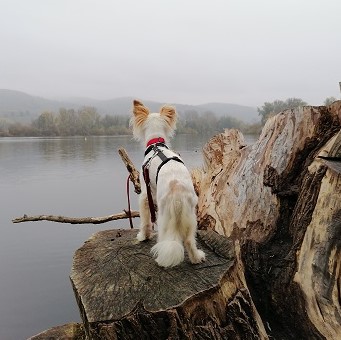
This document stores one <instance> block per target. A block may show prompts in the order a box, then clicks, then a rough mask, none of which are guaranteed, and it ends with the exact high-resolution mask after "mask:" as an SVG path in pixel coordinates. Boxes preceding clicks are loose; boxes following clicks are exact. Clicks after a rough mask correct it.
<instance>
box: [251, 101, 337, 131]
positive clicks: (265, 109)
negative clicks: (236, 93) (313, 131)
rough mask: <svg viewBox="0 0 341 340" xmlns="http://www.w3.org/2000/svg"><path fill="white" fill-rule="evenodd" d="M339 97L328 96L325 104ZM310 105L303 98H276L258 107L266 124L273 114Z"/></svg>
mask: <svg viewBox="0 0 341 340" xmlns="http://www.w3.org/2000/svg"><path fill="white" fill-rule="evenodd" d="M336 100H337V99H336V98H335V97H328V98H326V99H325V101H324V103H323V104H324V105H325V106H328V105H330V104H332V103H333V102H335V101H336ZM306 105H308V104H307V103H306V102H305V101H303V100H302V99H301V98H288V99H286V100H284V101H283V100H279V99H277V100H275V101H273V102H265V103H264V104H263V106H262V107H260V108H259V107H258V108H257V110H258V114H259V115H260V116H261V122H262V124H263V125H264V124H265V122H266V121H267V120H268V119H269V118H270V117H272V116H274V115H276V114H277V113H280V112H282V111H284V110H287V109H295V108H297V107H300V106H306Z"/></svg>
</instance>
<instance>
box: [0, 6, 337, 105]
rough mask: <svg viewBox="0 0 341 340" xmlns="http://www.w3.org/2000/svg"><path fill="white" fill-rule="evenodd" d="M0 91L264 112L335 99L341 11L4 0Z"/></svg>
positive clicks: (1, 8) (0, 26)
mask: <svg viewBox="0 0 341 340" xmlns="http://www.w3.org/2000/svg"><path fill="white" fill-rule="evenodd" d="M0 5H1V6H0V88H2V89H12V90H20V91H24V92H27V93H29V94H33V95H37V96H43V97H48V98H61V97H75V96H77V97H91V98H96V99H112V98H116V97H122V96H133V97H136V98H139V99H149V100H156V101H160V102H167V103H185V104H201V103H207V102H227V103H235V104H242V105H251V106H261V105H262V104H263V103H264V102H265V101H273V100H275V99H282V100H285V99H286V98H289V97H298V98H302V99H303V100H305V101H306V102H308V103H309V104H312V105H320V104H322V103H323V101H324V100H325V99H326V97H329V96H334V97H336V98H340V92H339V86H338V82H339V81H341V74H340V73H341V41H340V40H341V39H340V38H341V20H340V13H341V1H340V0H309V1H303V0H257V1H254V0H206V1H203V0H135V1H133V0H121V1H119V0H30V1H27V0H0Z"/></svg>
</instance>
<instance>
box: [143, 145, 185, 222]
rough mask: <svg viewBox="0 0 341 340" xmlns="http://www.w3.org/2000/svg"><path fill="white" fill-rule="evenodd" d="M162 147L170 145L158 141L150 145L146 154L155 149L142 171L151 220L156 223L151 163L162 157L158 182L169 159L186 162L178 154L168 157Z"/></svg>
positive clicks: (158, 169)
mask: <svg viewBox="0 0 341 340" xmlns="http://www.w3.org/2000/svg"><path fill="white" fill-rule="evenodd" d="M160 147H163V148H166V149H169V148H168V146H167V145H166V144H165V143H162V142H157V143H155V144H152V145H150V146H149V147H148V148H147V150H146V151H145V153H144V155H145V156H147V155H148V154H149V153H150V152H151V151H152V150H153V151H154V153H153V155H152V156H151V157H149V158H148V159H147V161H146V162H145V163H144V164H143V165H142V172H143V178H144V181H145V183H146V188H147V198H148V205H149V210H150V215H151V221H152V223H154V222H155V221H156V211H157V206H156V205H155V204H154V202H153V197H152V192H151V187H150V177H149V167H150V163H151V161H152V159H153V158H155V157H159V158H160V159H161V163H160V165H159V166H158V168H157V171H156V180H155V181H156V184H157V181H158V177H159V172H160V170H161V168H162V167H163V166H164V165H165V164H167V163H168V162H169V161H172V160H173V161H176V162H180V163H182V164H184V162H183V161H182V160H181V159H180V157H178V156H172V157H167V156H166V155H165V154H164V153H163V152H162V150H161V149H160Z"/></svg>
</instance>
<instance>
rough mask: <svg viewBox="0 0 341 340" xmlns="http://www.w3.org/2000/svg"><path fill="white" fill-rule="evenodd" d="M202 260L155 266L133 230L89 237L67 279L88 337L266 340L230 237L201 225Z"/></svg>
mask: <svg viewBox="0 0 341 340" xmlns="http://www.w3.org/2000/svg"><path fill="white" fill-rule="evenodd" d="M198 242H199V245H200V248H202V249H204V250H205V253H206V258H207V261H206V262H205V263H202V264H198V265H192V264H190V263H189V261H188V260H187V261H185V262H184V263H182V264H181V265H180V266H178V267H174V268H168V269H164V268H161V267H158V266H157V264H156V263H155V261H154V259H153V258H152V256H151V254H150V249H151V247H152V246H153V245H154V244H155V241H154V240H151V241H148V242H142V243H138V242H137V241H136V231H135V230H132V231H130V230H108V231H102V232H99V233H97V234H95V235H93V236H92V237H91V238H90V239H89V240H88V241H87V242H86V243H85V244H84V245H83V246H82V247H81V248H80V249H79V250H78V251H77V252H76V253H75V256H74V260H73V266H72V271H71V276H70V278H71V281H72V284H73V288H74V292H75V296H76V299H77V302H78V305H79V309H80V312H81V315H82V319H83V322H84V325H85V329H86V333H87V336H88V337H89V338H91V339H202V340H204V339H265V338H266V334H265V330H264V328H263V325H262V323H261V321H260V319H259V317H258V314H257V312H256V311H255V309H254V307H253V304H252V301H251V299H250V295H249V292H248V290H247V288H246V285H245V279H244V276H243V270H242V268H241V263H240V261H238V257H237V256H236V254H235V251H234V244H233V242H231V241H229V240H228V239H226V238H224V237H222V236H219V235H218V234H216V233H215V232H212V231H200V232H199V237H198Z"/></svg>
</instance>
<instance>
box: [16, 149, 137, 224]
mask: <svg viewBox="0 0 341 340" xmlns="http://www.w3.org/2000/svg"><path fill="white" fill-rule="evenodd" d="M118 153H119V154H120V156H121V158H122V161H123V163H124V164H125V166H126V168H127V170H128V172H129V173H130V177H129V178H130V180H131V182H132V183H133V185H134V187H135V192H136V193H137V194H139V193H141V183H140V173H139V172H138V171H137V170H136V168H135V166H134V164H133V162H132V161H131V160H130V158H129V156H128V154H127V152H126V151H125V149H124V148H119V149H118ZM130 214H131V217H132V218H135V217H140V214H139V212H138V211H131V212H130ZM125 218H129V212H127V211H125V210H124V212H123V213H119V214H114V215H108V216H102V217H67V216H54V215H37V216H27V215H26V214H25V215H24V216H23V217H17V218H15V219H13V220H12V222H13V223H21V222H35V221H51V222H59V223H71V224H100V223H106V222H109V221H115V220H121V219H125Z"/></svg>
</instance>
